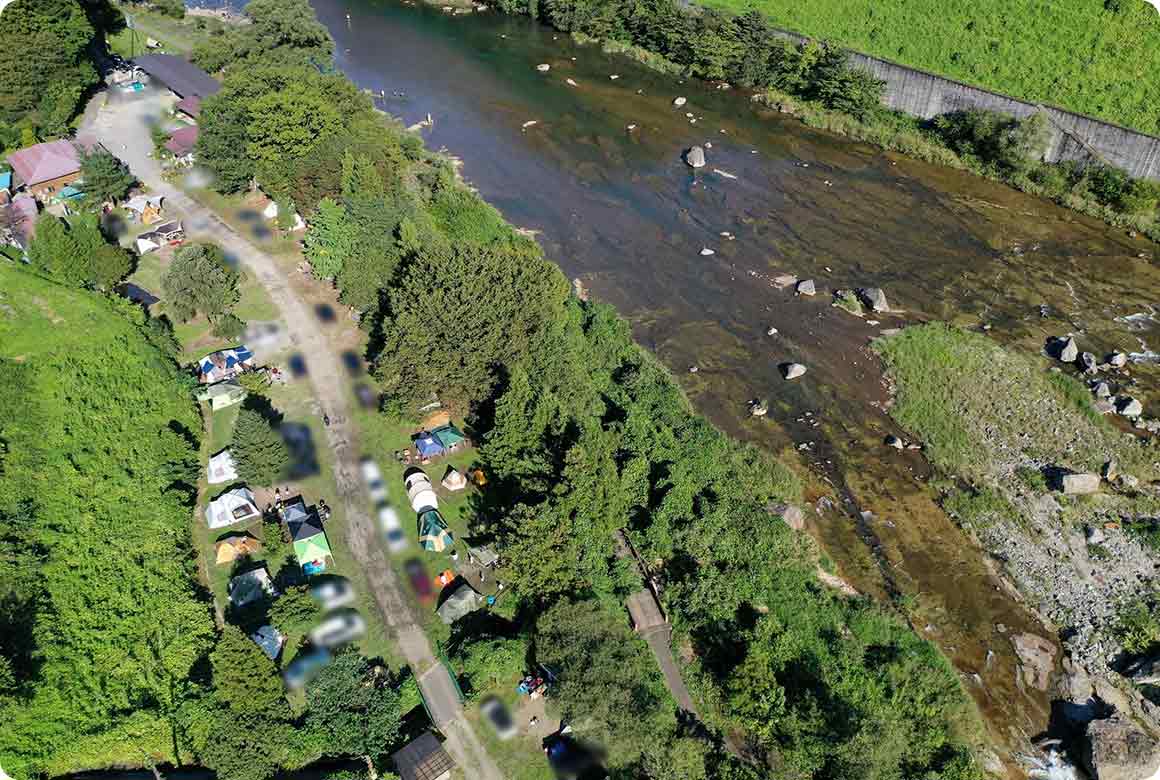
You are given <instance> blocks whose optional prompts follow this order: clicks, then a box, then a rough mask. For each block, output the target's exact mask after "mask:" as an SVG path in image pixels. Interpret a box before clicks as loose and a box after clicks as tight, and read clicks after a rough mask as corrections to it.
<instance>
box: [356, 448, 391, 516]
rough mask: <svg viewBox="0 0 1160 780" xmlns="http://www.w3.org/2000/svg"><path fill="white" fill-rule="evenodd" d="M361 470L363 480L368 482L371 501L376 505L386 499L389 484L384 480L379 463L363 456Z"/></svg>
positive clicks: (360, 463) (360, 464)
mask: <svg viewBox="0 0 1160 780" xmlns="http://www.w3.org/2000/svg"><path fill="white" fill-rule="evenodd" d="M359 471H360V472H361V473H362V478H363V482H364V483H366V486H367V492H368V493H370V496H371V501H372V502H374V503H375V504H376V505H377V504H381V503H383V502H384V501H386V500H387V486H386V484H385V483H384V482H383V472H381V471H379V464H377V463H375V462H374V461H373V460H371V459H370V458H369V457H367V458H363V459H362V461H360V462H359Z"/></svg>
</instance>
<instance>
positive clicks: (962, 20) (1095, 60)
mask: <svg viewBox="0 0 1160 780" xmlns="http://www.w3.org/2000/svg"><path fill="white" fill-rule="evenodd" d="M701 4H702V5H705V6H709V7H715V8H720V9H725V10H729V11H733V12H736V13H744V12H745V11H748V10H750V9H752V8H756V9H757V10H759V11H761V12H762V13H764V14H765V15H766V16H767V17H768V18H769V19H771V20H772V21H773V23H774V24H776V25H777V26H779V27H782V28H785V29H789V30H794V31H797V32H800V33H802V34H804V35H808V36H811V37H816V38H824V39H828V40H831V41H835V42H838V43H841V44H842V45H844V46H847V47H849V48H852V49H856V50H859V51H863V52H866V53H868V54H873V55H876V56H878V57H883V58H885V59H889V60H894V61H895V62H899V63H902V64H904V65H910V66H913V67H917V68H922V69H925V70H929V71H933V72H935V73H939V74H942V75H944V76H949V77H950V78H954V79H958V80H960V81H965V82H967V83H970V84H977V85H980V86H983V87H988V88H990V89H994V90H998V91H1000V92H1004V93H1008V94H1011V95H1014V96H1016V97H1020V98H1023V99H1025V100H1031V101H1043V102H1045V103H1050V104H1053V105H1057V106H1060V107H1062V108H1067V109H1070V110H1072V111H1077V112H1079V113H1083V114H1089V115H1091V116H1096V117H1100V118H1102V119H1107V120H1110V121H1112V122H1116V123H1119V124H1122V125H1127V126H1129V127H1134V128H1137V129H1140V130H1143V131H1145V132H1148V133H1157V132H1158V131H1160V114H1158V113H1157V112H1156V110H1155V105H1156V102H1155V95H1156V94H1157V91H1158V90H1160V15H1158V14H1157V12H1156V10H1155V9H1153V8H1152V7H1150V6H1149V5H1147V4H1146V3H1145V2H1144V0H1117V2H1116V3H1115V4H1116V5H1119V6H1121V8H1122V10H1120V11H1119V12H1114V11H1110V10H1106V9H1105V5H1108V6H1111V5H1113V3H1110V2H1109V3H1107V4H1105V3H1104V2H1102V0H1082V2H1081V1H1080V0H1054V2H1038V1H1037V0H973V2H968V1H967V0H885V2H876V1H875V0H813V2H809V3H802V2H797V1H796V0H702V2H701Z"/></svg>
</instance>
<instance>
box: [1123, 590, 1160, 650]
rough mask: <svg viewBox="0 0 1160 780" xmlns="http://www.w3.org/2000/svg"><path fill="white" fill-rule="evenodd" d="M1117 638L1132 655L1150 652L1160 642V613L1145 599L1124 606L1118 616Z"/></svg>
mask: <svg viewBox="0 0 1160 780" xmlns="http://www.w3.org/2000/svg"><path fill="white" fill-rule="evenodd" d="M1115 634H1116V639H1117V640H1119V642H1120V644H1121V645H1122V646H1123V648H1124V650H1125V651H1126V652H1128V653H1131V654H1132V655H1143V654H1145V653H1148V652H1149V651H1151V650H1152V648H1153V647H1155V646H1156V645H1157V644H1160V615H1158V614H1157V610H1156V608H1155V607H1153V606H1150V605H1148V604H1147V603H1145V602H1144V601H1143V600H1140V601H1134V602H1132V603H1131V604H1128V605H1126V606H1124V607H1123V608H1122V609H1121V610H1120V614H1119V615H1118V616H1117V618H1116V627H1115Z"/></svg>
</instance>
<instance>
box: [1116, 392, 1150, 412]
mask: <svg viewBox="0 0 1160 780" xmlns="http://www.w3.org/2000/svg"><path fill="white" fill-rule="evenodd" d="M1116 411H1117V412H1119V413H1120V414H1121V415H1123V416H1124V417H1139V416H1140V415H1142V414H1143V413H1144V405H1143V404H1141V403H1140V402H1139V400H1137V399H1135V398H1132V397H1131V396H1122V397H1121V398H1119V399H1118V400H1117V401H1116Z"/></svg>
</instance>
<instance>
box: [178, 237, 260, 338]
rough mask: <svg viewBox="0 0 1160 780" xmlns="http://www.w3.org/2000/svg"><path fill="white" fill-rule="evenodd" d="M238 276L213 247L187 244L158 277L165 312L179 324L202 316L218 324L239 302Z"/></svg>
mask: <svg viewBox="0 0 1160 780" xmlns="http://www.w3.org/2000/svg"><path fill="white" fill-rule="evenodd" d="M239 278H240V277H239V274H238V272H237V271H236V270H234V269H233V268H231V267H230V266H229V265H228V264H227V263H226V259H225V255H224V254H223V253H222V250H221V249H220V248H219V247H217V246H215V245H213V244H189V245H188V246H184V247H182V248H181V249H179V250H178V251H177V254H175V255H174V257H173V261H172V262H171V263H170V264H169V267H168V268H166V269H165V272H164V273H163V274H162V275H161V290H162V292H163V293H164V294H165V304H166V307H167V309H168V311H169V312H170V313H171V314H173V316H174V317H176V318H177V319H179V320H182V321H184V320H189V319H193V318H194V317H196V316H197V315H198V314H204V315H205V316H206V317H208V318H209V319H211V320H217V319H218V318H219V317H221V316H222V315H224V314H226V313H227V312H228V311H229V310H230V309H231V308H233V306H234V304H236V303H237V302H238V301H239V300H241V293H240V292H239V291H238V281H239Z"/></svg>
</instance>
